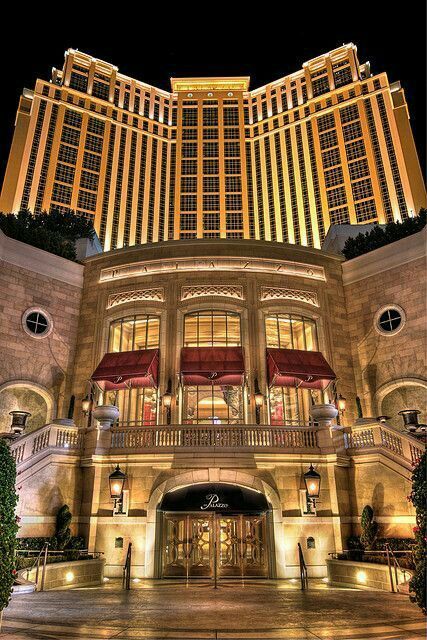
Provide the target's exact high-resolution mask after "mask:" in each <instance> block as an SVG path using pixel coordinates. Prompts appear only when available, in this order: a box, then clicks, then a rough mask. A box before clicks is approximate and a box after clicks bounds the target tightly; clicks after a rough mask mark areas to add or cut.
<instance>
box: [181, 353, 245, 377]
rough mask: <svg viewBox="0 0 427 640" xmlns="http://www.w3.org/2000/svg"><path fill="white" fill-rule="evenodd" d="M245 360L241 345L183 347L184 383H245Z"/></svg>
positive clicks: (182, 371)
mask: <svg viewBox="0 0 427 640" xmlns="http://www.w3.org/2000/svg"><path fill="white" fill-rule="evenodd" d="M244 375H245V362H244V358H243V350H242V348H241V347H183V348H182V349H181V377H182V381H183V384H184V385H195V386H197V385H207V384H214V385H225V386H226V385H230V386H238V385H241V384H243V378H244Z"/></svg>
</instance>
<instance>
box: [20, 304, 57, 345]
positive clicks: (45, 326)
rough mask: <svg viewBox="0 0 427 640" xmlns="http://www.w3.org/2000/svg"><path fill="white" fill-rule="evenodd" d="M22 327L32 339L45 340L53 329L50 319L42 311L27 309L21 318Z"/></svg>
mask: <svg viewBox="0 0 427 640" xmlns="http://www.w3.org/2000/svg"><path fill="white" fill-rule="evenodd" d="M22 327H23V329H24V331H25V332H26V333H28V335H29V336H31V337H32V338H45V337H46V336H48V335H49V334H50V332H51V331H52V329H53V325H52V318H51V317H50V315H49V314H48V313H47V311H43V309H38V308H34V307H33V308H31V309H27V310H26V311H25V313H24V315H23V316H22Z"/></svg>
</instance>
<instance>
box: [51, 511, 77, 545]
mask: <svg viewBox="0 0 427 640" xmlns="http://www.w3.org/2000/svg"><path fill="white" fill-rule="evenodd" d="M72 517H73V516H72V515H71V512H70V508H69V506H68V505H67V504H64V505H63V506H62V507H61V508H60V510H59V511H58V513H57V514H56V533H55V535H54V536H53V540H52V542H53V546H54V548H55V549H65V547H66V546H67V545H68V543H69V542H70V540H71V529H70V524H71V519H72Z"/></svg>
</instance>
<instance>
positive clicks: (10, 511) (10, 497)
mask: <svg viewBox="0 0 427 640" xmlns="http://www.w3.org/2000/svg"><path fill="white" fill-rule="evenodd" d="M15 482H16V465H15V460H14V459H13V457H12V455H11V453H10V450H9V445H8V444H7V442H6V440H4V439H0V615H1V611H2V610H3V609H4V608H5V607H7V605H8V602H9V600H10V596H11V594H12V587H13V583H14V578H15V574H16V571H15V549H16V534H17V533H18V518H17V516H16V514H15V509H16V505H17V503H18V495H17V493H16V490H15Z"/></svg>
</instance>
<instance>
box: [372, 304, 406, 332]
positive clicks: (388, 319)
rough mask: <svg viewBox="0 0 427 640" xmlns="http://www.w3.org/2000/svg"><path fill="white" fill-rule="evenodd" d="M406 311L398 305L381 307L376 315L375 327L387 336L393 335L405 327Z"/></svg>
mask: <svg viewBox="0 0 427 640" xmlns="http://www.w3.org/2000/svg"><path fill="white" fill-rule="evenodd" d="M404 324H405V312H404V311H403V309H402V308H401V307H399V306H397V305H388V306H386V307H382V308H381V309H379V310H378V311H377V313H376V315H375V328H376V329H377V331H378V332H379V333H381V334H382V335H385V336H391V335H394V334H396V333H398V332H399V331H400V330H401V329H403V325H404Z"/></svg>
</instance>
